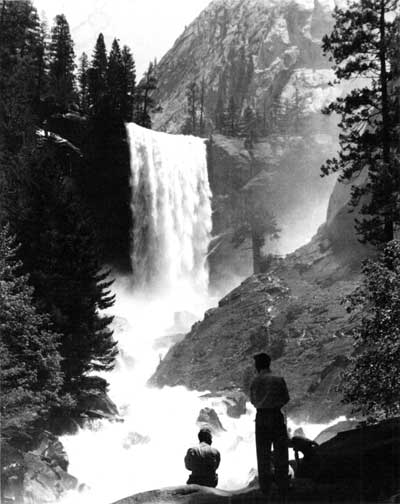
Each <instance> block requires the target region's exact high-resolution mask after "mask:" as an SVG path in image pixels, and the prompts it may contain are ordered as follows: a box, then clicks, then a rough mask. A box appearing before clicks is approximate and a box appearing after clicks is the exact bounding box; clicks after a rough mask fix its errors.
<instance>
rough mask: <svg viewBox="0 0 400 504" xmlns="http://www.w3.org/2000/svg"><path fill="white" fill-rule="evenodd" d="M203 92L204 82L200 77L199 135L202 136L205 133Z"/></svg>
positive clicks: (204, 90) (204, 88)
mask: <svg viewBox="0 0 400 504" xmlns="http://www.w3.org/2000/svg"><path fill="white" fill-rule="evenodd" d="M205 93H206V83H205V80H204V77H203V78H202V79H201V84H200V98H199V101H200V103H199V108H200V111H199V113H200V117H199V135H200V136H204V133H205Z"/></svg>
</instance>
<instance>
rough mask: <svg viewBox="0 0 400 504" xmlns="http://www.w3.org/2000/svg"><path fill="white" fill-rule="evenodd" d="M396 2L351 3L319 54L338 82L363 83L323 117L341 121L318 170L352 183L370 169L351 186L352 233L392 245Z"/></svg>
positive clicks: (397, 179) (397, 182)
mask: <svg viewBox="0 0 400 504" xmlns="http://www.w3.org/2000/svg"><path fill="white" fill-rule="evenodd" d="M397 5H398V2H397V0H360V1H352V2H350V3H349V4H348V6H347V7H346V8H344V9H339V8H336V9H335V11H334V19H335V25H334V28H333V31H332V33H331V34H330V35H327V36H325V37H324V39H323V49H324V52H325V53H326V54H330V57H331V60H333V61H334V63H335V66H334V69H335V73H336V77H337V78H338V80H339V81H341V80H350V79H355V78H362V79H364V80H367V81H368V84H367V85H364V86H361V87H356V88H355V89H353V90H352V91H351V92H350V93H349V94H348V95H347V96H346V97H344V98H338V99H337V100H336V101H335V102H333V103H332V104H330V106H329V107H328V108H327V110H326V112H327V113H331V112H336V113H337V114H339V116H340V117H341V122H340V124H339V126H340V128H341V135H340V152H339V155H338V157H336V158H334V159H330V160H328V161H327V162H326V163H325V165H324V166H323V167H322V171H323V173H324V174H328V173H332V172H339V180H340V181H342V182H348V181H350V182H352V181H353V180H354V179H355V178H356V177H357V176H358V175H359V174H360V173H361V171H363V170H365V169H367V170H368V183H366V184H364V185H363V186H361V187H356V186H354V187H353V191H352V205H353V206H354V207H356V206H358V205H359V204H360V202H361V209H360V211H361V214H362V216H363V217H362V219H361V220H360V221H358V222H357V225H356V229H357V231H358V233H359V235H360V238H361V239H362V241H369V242H371V243H373V244H380V243H385V242H388V241H390V240H392V238H393V235H394V227H395V225H396V224H397V223H398V222H399V208H398V203H397V200H398V191H399V189H400V175H399V173H400V165H399V160H398V158H396V154H395V152H396V150H397V144H398V138H397V136H396V133H395V130H396V128H395V124H394V123H395V114H394V113H393V110H394V108H393V106H392V104H393V100H394V97H393V96H392V95H391V94H390V81H391V79H392V77H393V69H392V67H391V59H390V53H391V48H392V45H391V39H392V37H393V31H394V26H395V25H394V22H393V19H394V17H395V13H396V9H397Z"/></svg>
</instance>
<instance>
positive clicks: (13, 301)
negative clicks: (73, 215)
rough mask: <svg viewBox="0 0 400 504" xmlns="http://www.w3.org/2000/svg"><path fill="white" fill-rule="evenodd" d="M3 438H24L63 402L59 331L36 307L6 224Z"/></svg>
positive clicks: (1, 293) (0, 261) (1, 277)
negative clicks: (56, 330) (61, 399)
mask: <svg viewBox="0 0 400 504" xmlns="http://www.w3.org/2000/svg"><path fill="white" fill-rule="evenodd" d="M0 327H1V331H0V354H1V368H0V378H1V409H0V411H1V440H2V441H3V440H7V441H8V442H10V443H11V444H12V443H14V442H18V441H19V440H21V441H22V440H23V441H26V439H24V438H26V436H29V430H30V429H32V428H33V426H34V425H35V424H37V423H38V421H40V422H41V423H42V424H43V423H44V422H45V419H46V417H47V416H48V414H49V413H50V410H51V409H52V408H54V407H56V406H59V404H60V397H59V390H60V388H61V386H62V374H61V371H60V366H61V356H60V353H59V335H58V334H56V333H55V332H53V330H52V329H51V325H50V320H49V317H48V316H47V315H43V314H39V313H38V311H37V310H36V308H35V306H34V301H33V288H32V287H31V286H30V285H29V283H28V277H27V276H23V275H21V263H20V262H19V261H17V259H16V246H15V242H14V239H13V238H12V237H11V236H10V234H9V231H8V228H7V227H3V228H0Z"/></svg>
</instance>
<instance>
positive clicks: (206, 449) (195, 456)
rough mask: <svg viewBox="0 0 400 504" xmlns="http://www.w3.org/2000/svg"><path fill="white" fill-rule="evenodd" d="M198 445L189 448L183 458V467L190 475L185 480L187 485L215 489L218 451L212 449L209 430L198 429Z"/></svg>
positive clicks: (219, 457) (219, 458) (218, 459)
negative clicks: (190, 472)
mask: <svg viewBox="0 0 400 504" xmlns="http://www.w3.org/2000/svg"><path fill="white" fill-rule="evenodd" d="M198 438H199V444H198V445H197V446H194V447H193V448H189V450H188V451H187V453H186V456H185V467H186V469H187V470H188V471H192V474H191V475H190V476H189V479H188V480H187V484H188V485H203V486H208V487H213V488H215V487H216V486H217V484H218V474H217V473H216V470H217V469H218V466H219V463H220V461H221V456H220V454H219V451H218V450H217V449H216V448H214V447H212V446H211V444H212V435H211V431H210V429H208V428H206V427H204V428H202V429H200V431H199V434H198Z"/></svg>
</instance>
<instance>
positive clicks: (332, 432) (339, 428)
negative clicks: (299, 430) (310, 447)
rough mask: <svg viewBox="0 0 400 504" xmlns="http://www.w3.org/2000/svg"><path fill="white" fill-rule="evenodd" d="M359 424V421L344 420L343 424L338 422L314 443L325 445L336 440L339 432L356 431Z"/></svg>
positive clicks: (319, 435) (321, 434)
mask: <svg viewBox="0 0 400 504" xmlns="http://www.w3.org/2000/svg"><path fill="white" fill-rule="evenodd" d="M358 424H359V422H358V421H357V420H344V421H343V422H338V423H336V424H335V425H331V426H330V427H327V428H326V429H324V430H323V431H322V432H320V433H319V434H318V436H317V437H316V438H315V439H314V441H315V442H316V443H318V444H322V443H325V442H326V441H329V440H330V439H332V438H334V437H335V436H336V434H339V432H343V431H348V430H352V429H356V428H357V426H358Z"/></svg>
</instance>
